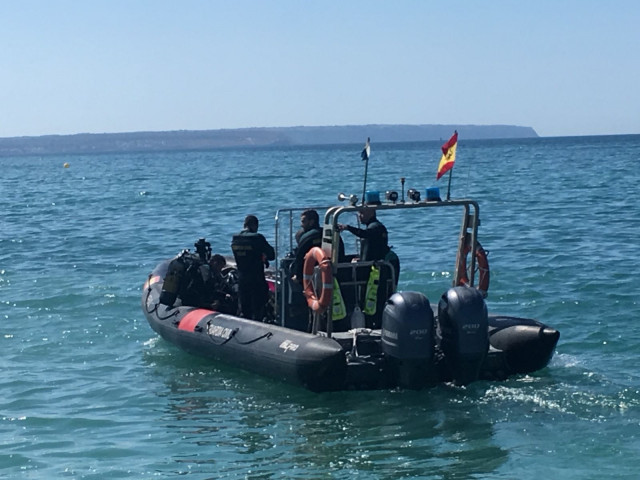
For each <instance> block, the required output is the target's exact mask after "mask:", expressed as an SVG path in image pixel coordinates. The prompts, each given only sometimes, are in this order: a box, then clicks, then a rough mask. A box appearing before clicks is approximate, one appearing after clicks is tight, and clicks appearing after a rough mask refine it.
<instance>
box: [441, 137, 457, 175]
mask: <svg viewBox="0 0 640 480" xmlns="http://www.w3.org/2000/svg"><path fill="white" fill-rule="evenodd" d="M457 146H458V131H457V130H456V131H455V132H454V134H453V135H452V136H451V138H450V139H449V141H448V142H447V143H445V144H444V145H442V158H441V159H440V164H439V165H438V173H437V175H436V180H440V177H442V176H443V175H444V174H445V173H447V172H448V171H449V170H451V169H452V168H453V164H454V163H455V161H456V147H457Z"/></svg>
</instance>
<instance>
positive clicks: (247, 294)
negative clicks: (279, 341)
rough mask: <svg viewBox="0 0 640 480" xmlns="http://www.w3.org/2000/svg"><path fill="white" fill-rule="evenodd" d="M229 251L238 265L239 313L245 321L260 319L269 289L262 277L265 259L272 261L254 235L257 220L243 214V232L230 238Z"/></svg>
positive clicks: (266, 244)
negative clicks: (246, 319)
mask: <svg viewBox="0 0 640 480" xmlns="http://www.w3.org/2000/svg"><path fill="white" fill-rule="evenodd" d="M231 250H232V251H233V256H234V257H235V260H236V264H237V266H238V286H239V292H238V295H239V297H240V298H239V300H240V312H241V315H242V316H243V317H245V318H252V319H254V320H262V319H263V318H264V314H265V307H266V304H267V301H268V300H269V286H268V285H267V281H266V280H265V278H264V267H265V266H266V265H268V260H274V259H275V258H276V254H275V251H274V249H273V247H272V246H271V245H270V244H269V242H267V240H266V239H265V238H264V236H263V235H261V234H260V233H258V218H257V217H256V216H255V215H247V217H246V218H245V219H244V230H242V231H241V232H240V233H238V234H236V235H234V236H233V240H232V241H231Z"/></svg>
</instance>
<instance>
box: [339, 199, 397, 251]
mask: <svg viewBox="0 0 640 480" xmlns="http://www.w3.org/2000/svg"><path fill="white" fill-rule="evenodd" d="M358 216H359V217H360V221H361V222H362V223H363V224H364V225H366V226H367V228H357V227H352V226H351V225H343V224H339V225H338V230H340V231H341V232H342V231H344V230H348V231H349V232H351V233H353V234H354V235H355V236H356V237H360V238H361V239H362V242H361V243H360V260H361V261H363V262H368V261H373V260H384V258H385V256H386V255H387V253H388V252H389V244H388V237H389V235H388V234H387V228H386V227H385V226H384V225H383V224H382V223H381V222H380V221H379V220H378V219H377V218H376V210H375V208H371V207H369V206H366V205H365V206H363V207H362V208H361V209H360V211H359V212H358Z"/></svg>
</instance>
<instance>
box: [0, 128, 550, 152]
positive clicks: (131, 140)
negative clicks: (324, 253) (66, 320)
mask: <svg viewBox="0 0 640 480" xmlns="http://www.w3.org/2000/svg"><path fill="white" fill-rule="evenodd" d="M454 130H457V131H458V133H459V135H460V138H461V139H500V138H537V137H538V134H537V133H536V131H535V130H534V129H533V128H531V127H520V126H514V125H346V126H326V127H260V128H237V129H221V130H177V131H168V132H133V133H80V134H76V135H44V136H40V137H11V138H0V156H4V157H6V156H21V155H66V154H75V155H77V154H94V153H124V152H160V151H176V150H210V149H217V148H233V147H268V146H276V147H277V146H288V145H291V146H296V145H331V144H353V143H363V142H364V141H365V140H366V139H367V137H371V141H372V142H376V143H393V142H419V141H434V140H446V139H448V138H449V137H450V136H451V134H452V133H453V131H454Z"/></svg>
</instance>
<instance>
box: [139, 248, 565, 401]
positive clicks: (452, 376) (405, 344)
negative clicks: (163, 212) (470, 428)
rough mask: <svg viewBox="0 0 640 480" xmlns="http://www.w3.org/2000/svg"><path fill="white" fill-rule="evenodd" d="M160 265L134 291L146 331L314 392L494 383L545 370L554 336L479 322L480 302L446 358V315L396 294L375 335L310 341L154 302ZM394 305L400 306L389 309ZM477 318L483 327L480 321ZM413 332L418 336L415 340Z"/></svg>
mask: <svg viewBox="0 0 640 480" xmlns="http://www.w3.org/2000/svg"><path fill="white" fill-rule="evenodd" d="M168 263H169V260H168V261H165V262H163V263H161V264H160V265H158V267H156V269H155V270H154V271H153V273H152V274H151V275H150V276H149V279H148V281H147V282H146V283H145V285H144V287H143V293H142V309H143V312H144V314H145V317H146V318H147V321H148V322H149V325H150V326H151V328H152V329H153V330H154V331H156V332H157V333H158V334H159V335H160V336H161V337H162V338H164V339H165V340H166V341H168V342H170V343H172V344H174V345H176V346H178V347H179V348H181V349H182V350H184V351H186V352H188V353H190V354H193V355H198V356H201V357H205V358H209V359H212V360H214V361H216V362H222V363H225V364H229V365H233V366H235V367H238V368H242V369H244V370H247V371H251V372H255V373H257V374H260V375H264V376H268V377H271V378H275V379H278V380H281V381H284V382H288V383H291V384H295V385H300V386H302V387H304V388H307V389H309V390H311V391H314V392H322V391H335V390H370V389H383V388H395V387H401V388H411V389H420V388H424V387H428V386H432V385H435V384H437V383H441V382H450V381H452V382H454V383H458V384H466V383H470V382H471V381H475V380H502V379H506V378H508V377H509V376H511V375H514V374H528V373H532V372H535V371H537V370H539V369H541V368H544V367H545V366H546V365H547V364H548V362H549V361H550V359H551V357H552V356H553V352H554V350H555V346H556V343H557V341H558V338H559V336H560V334H559V333H558V332H557V331H556V330H554V329H551V328H549V327H547V326H546V325H544V324H542V323H540V322H537V321H535V320H531V319H522V318H516V317H508V316H502V315H487V314H486V306H485V304H484V301H483V300H481V299H480V304H481V305H480V310H479V311H478V312H476V314H472V313H469V312H466V313H464V315H462V317H461V319H459V320H457V322H458V323H459V325H457V326H456V325H454V326H453V329H452V328H448V330H450V336H451V335H452V337H451V338H454V339H455V338H456V335H458V336H460V337H463V336H464V337H467V338H466V339H465V338H461V340H460V341H459V342H458V343H456V342H455V341H454V342H453V344H454V347H453V350H454V351H453V352H450V351H449V350H451V348H449V350H447V347H446V345H448V344H447V342H439V341H438V340H437V338H436V337H437V336H438V335H436V332H440V333H442V331H443V330H447V329H446V328H444V326H443V322H444V320H443V318H444V317H445V313H444V312H443V311H440V312H439V311H438V309H437V308H432V307H431V306H430V304H429V302H428V300H427V299H426V297H424V296H423V295H422V294H420V293H417V292H401V293H398V294H395V295H394V296H393V297H392V298H390V299H389V301H388V305H387V308H385V315H384V316H383V326H382V329H380V330H368V329H362V330H356V331H348V332H334V333H333V335H331V336H330V337H329V336H327V335H326V334H323V333H322V332H321V333H319V334H311V333H307V332H304V331H299V330H295V329H292V328H286V327H282V326H279V325H274V324H270V323H263V322H257V321H254V320H248V319H245V318H240V317H238V316H235V315H229V314H225V313H220V312H217V311H214V310H209V309H205V308H197V307H190V306H176V307H168V306H166V305H164V304H163V303H162V302H161V301H160V298H161V294H162V285H163V278H164V275H165V274H166V272H167V265H168ZM456 288H457V289H459V290H457V294H458V295H460V294H464V295H467V294H468V293H469V292H471V293H473V292H472V290H473V289H469V288H468V287H456ZM465 289H466V290H465ZM454 293H456V292H454ZM453 297H455V295H454V296H452V298H453ZM476 300H477V297H476ZM394 301H395V303H396V305H395V306H396V307H402V308H400V309H399V310H393V309H392V306H393V305H394ZM462 305H463V307H464V308H462V309H461V310H460V311H463V312H464V311H465V308H466V309H467V310H468V307H469V304H468V302H467V303H466V304H465V303H464V302H463V304H462ZM440 309H442V307H440ZM409 311H411V312H413V313H411V314H409V313H407V312H409ZM438 314H439V315H440V317H441V318H438ZM474 315H475V316H474ZM483 315H484V320H479V319H481V318H482V317H483ZM452 316H455V315H452ZM482 322H484V323H482ZM403 323H404V324H406V325H403ZM454 323H455V322H454ZM478 325H479V326H480V327H479V328H480V330H481V331H479V332H477V333H476V335H477V336H478V337H479V338H481V339H482V341H481V342H471V343H470V342H469V339H468V334H469V331H470V327H473V328H476V327H478ZM403 328H404V331H405V333H404V334H403V333H402V330H403ZM455 328H458V329H459V333H458V334H456V332H454V331H453V330H455ZM482 331H484V332H487V333H485V334H482ZM415 332H421V333H420V334H419V340H416V338H417V337H416V334H415ZM403 335H404V336H403ZM487 336H488V343H487ZM403 338H404V339H403ZM398 339H400V340H398ZM396 341H398V342H399V343H397V344H396V343H394V342H396ZM465 342H466V343H465ZM443 345H444V348H441V346H443ZM455 345H457V346H455ZM443 351H445V353H446V355H445V354H444V353H443ZM452 359H453V360H455V361H453V362H452V361H451V360H452ZM456 368H458V372H457V373H456V371H455V369H456ZM461 369H462V370H464V371H461ZM469 369H473V372H474V373H473V374H472V375H468V372H469V371H470V370H469Z"/></svg>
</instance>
